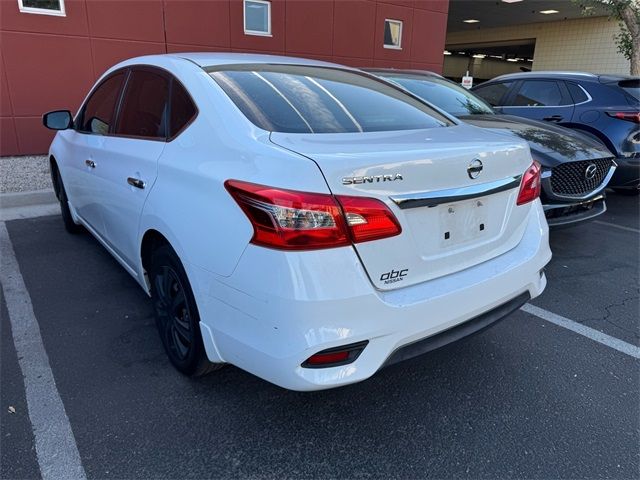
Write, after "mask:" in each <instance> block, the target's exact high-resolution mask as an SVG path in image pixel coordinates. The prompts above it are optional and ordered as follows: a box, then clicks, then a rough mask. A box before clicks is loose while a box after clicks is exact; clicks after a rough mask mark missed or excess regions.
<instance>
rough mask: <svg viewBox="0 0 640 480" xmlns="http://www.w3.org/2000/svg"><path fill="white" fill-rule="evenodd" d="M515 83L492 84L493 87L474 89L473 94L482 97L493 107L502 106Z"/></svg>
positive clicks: (486, 86)
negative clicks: (505, 96) (503, 99)
mask: <svg viewBox="0 0 640 480" xmlns="http://www.w3.org/2000/svg"><path fill="white" fill-rule="evenodd" d="M512 83H513V82H501V83H492V84H491V85H484V86H483V85H481V86H479V87H477V88H474V89H473V93H475V94H476V95H478V96H479V97H482V98H483V99H484V100H485V101H486V102H487V103H488V104H489V105H491V106H492V107H498V106H500V105H502V104H501V101H502V97H504V95H505V94H506V93H507V91H508V90H509V88H510V87H511V85H512Z"/></svg>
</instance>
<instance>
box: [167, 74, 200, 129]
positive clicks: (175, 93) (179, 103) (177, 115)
mask: <svg viewBox="0 0 640 480" xmlns="http://www.w3.org/2000/svg"><path fill="white" fill-rule="evenodd" d="M169 111H170V112H171V114H170V117H169V138H173V137H175V136H176V135H177V134H178V133H180V132H181V131H182V129H183V128H185V127H186V126H187V125H188V124H189V123H190V122H191V120H192V119H193V118H194V117H195V116H196V113H197V109H196V106H195V105H194V104H193V101H192V100H191V97H190V96H189V94H188V93H187V91H186V90H185V89H184V87H183V86H182V85H180V83H179V82H178V81H176V80H174V81H173V85H172V86H171V108H170V109H169Z"/></svg>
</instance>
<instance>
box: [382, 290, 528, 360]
mask: <svg viewBox="0 0 640 480" xmlns="http://www.w3.org/2000/svg"><path fill="white" fill-rule="evenodd" d="M530 299H531V296H530V295H529V292H524V293H521V294H520V295H518V296H517V297H515V298H513V299H511V300H509V301H508V302H506V303H503V304H502V305H500V306H498V307H496V308H494V309H493V310H489V311H488V312H485V313H483V314H481V315H478V316H477V317H474V318H472V319H471V320H467V321H466V322H463V323H461V324H459V325H457V326H455V327H453V328H450V329H449V330H445V331H444V332H441V333H438V334H436V335H433V336H431V337H427V338H424V339H422V340H418V341H417V342H413V343H410V344H408V345H404V346H403V347H400V348H399V349H398V350H396V351H395V352H393V353H392V354H391V356H390V357H389V358H387V361H386V362H384V365H383V367H388V366H389V365H393V364H394V363H399V362H403V361H404V360H409V359H410V358H414V357H418V356H420V355H424V354H425V353H427V352H430V351H432V350H436V349H438V348H440V347H444V346H445V345H448V344H450V343H453V342H457V341H458V340H461V339H463V338H466V337H470V336H471V335H475V334H476V333H480V332H482V331H484V330H486V329H487V328H489V327H492V326H494V325H495V324H496V323H498V322H499V321H500V320H503V319H504V318H506V317H508V316H509V315H511V314H512V313H513V312H515V311H516V310H518V309H519V308H520V307H521V306H523V305H524V304H525V303H527V302H528V301H529V300H530Z"/></svg>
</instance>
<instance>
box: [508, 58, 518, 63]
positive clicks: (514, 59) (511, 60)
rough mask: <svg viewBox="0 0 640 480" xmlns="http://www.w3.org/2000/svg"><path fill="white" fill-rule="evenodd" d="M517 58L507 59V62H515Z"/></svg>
mask: <svg viewBox="0 0 640 480" xmlns="http://www.w3.org/2000/svg"><path fill="white" fill-rule="evenodd" d="M517 61H518V59H517V58H507V62H517Z"/></svg>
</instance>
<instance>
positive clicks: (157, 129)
mask: <svg viewBox="0 0 640 480" xmlns="http://www.w3.org/2000/svg"><path fill="white" fill-rule="evenodd" d="M168 97H169V80H168V79H167V78H166V77H165V76H164V75H160V74H158V73H154V72H152V71H148V70H134V71H133V72H131V75H130V77H129V80H128V82H127V87H126V90H125V93H124V97H123V99H122V107H121V108H120V115H119V117H118V124H117V126H116V130H115V133H116V134H118V135H126V136H133V137H142V138H149V139H164V138H166V133H167V132H166V130H167V129H166V126H167V115H166V113H167V99H168Z"/></svg>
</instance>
